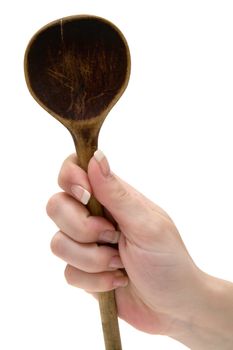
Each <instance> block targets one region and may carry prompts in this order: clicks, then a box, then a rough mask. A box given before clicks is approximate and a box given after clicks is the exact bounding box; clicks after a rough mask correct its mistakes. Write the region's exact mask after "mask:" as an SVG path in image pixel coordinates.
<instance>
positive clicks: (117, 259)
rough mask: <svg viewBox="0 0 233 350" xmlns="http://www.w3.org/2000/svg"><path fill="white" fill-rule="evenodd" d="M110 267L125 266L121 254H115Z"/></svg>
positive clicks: (119, 267) (120, 267) (118, 267)
mask: <svg viewBox="0 0 233 350" xmlns="http://www.w3.org/2000/svg"><path fill="white" fill-rule="evenodd" d="M109 267H110V268H111V269H122V268H123V267H124V265H123V264H122V261H121V258H120V257H119V255H116V256H114V257H113V258H112V259H111V261H110V264H109Z"/></svg>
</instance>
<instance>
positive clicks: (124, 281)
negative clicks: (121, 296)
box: [113, 276, 129, 288]
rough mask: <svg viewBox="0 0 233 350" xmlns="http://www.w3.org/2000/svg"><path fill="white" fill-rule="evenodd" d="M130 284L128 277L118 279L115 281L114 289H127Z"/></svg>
mask: <svg viewBox="0 0 233 350" xmlns="http://www.w3.org/2000/svg"><path fill="white" fill-rule="evenodd" d="M128 283H129V279H128V277H127V276H121V277H116V278H115V279H114V280H113V287H114V288H118V287H126V286H127V285H128Z"/></svg>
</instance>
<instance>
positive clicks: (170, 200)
mask: <svg viewBox="0 0 233 350" xmlns="http://www.w3.org/2000/svg"><path fill="white" fill-rule="evenodd" d="M0 7H1V8H0V13H1V22H0V26H1V28H0V39H1V41H0V43H1V53H0V60H1V64H0V77H1V80H0V89H1V92H0V96H1V127H0V133H1V135H0V143H1V144H0V152H1V172H0V176H1V192H0V193H1V195H0V201H1V234H0V283H1V287H0V322H1V326H0V328H1V336H0V348H1V349H4V350H13V349H24V350H29V349H30V350H31V349H33V350H39V349H56V350H61V349H62V350H64V349H68V350H76V349H95V350H100V349H104V345H103V341H102V333H101V328H100V321H99V313H98V306H97V303H96V301H95V300H93V299H92V297H90V296H89V295H86V294H85V293H84V292H83V291H81V290H78V289H75V288H72V287H71V286H68V285H67V284H66V282H65V280H64V277H63V270H64V267H65V264H64V263H63V262H62V261H59V260H58V259H57V258H56V257H54V256H53V255H52V254H51V253H50V248H49V244H50V239H51V238H52V235H53V233H55V232H56V227H55V225H54V224H53V223H52V222H51V221H50V220H49V219H48V218H47V216H46V214H45V205H46V202H47V200H48V198H49V196H50V195H51V194H53V193H54V192H56V191H58V187H57V184H56V178H57V173H58V171H59V168H60V165H61V163H62V161H63V159H64V158H65V157H66V156H67V155H68V154H70V153H71V152H73V150H74V147H73V144H72V140H71V138H70V136H69V134H68V132H67V131H66V130H65V129H64V127H63V126H61V125H60V124H59V123H58V122H57V121H56V120H55V119H53V118H52V117H50V116H49V115H48V114H47V113H46V112H45V111H43V110H42V109H41V108H40V107H39V106H38V105H37V104H36V102H34V100H33V99H32V98H31V96H30V95H29V93H28V91H27V88H26V86H25V82H24V73H23V56H24V51H25V48H26V45H27V43H28V40H29V39H30V37H31V36H32V35H33V34H34V32H35V31H37V30H38V29H39V28H40V27H41V26H43V25H44V24H46V23H47V22H50V21H52V20H54V19H57V18H60V17H64V16H67V15H73V14H82V13H89V14H95V15H99V16H103V17H106V18H107V19H109V20H111V21H113V22H114V23H115V24H116V25H117V26H118V27H119V28H120V29H121V30H122V32H123V33H124V35H125V36H126V38H127V40H128V43H129V46H130V50H131V55H132V74H131V80H130V83H129V86H128V88H127V91H126V92H125V94H124V96H123V97H122V98H121V100H120V101H119V103H118V104H117V106H115V108H114V109H113V110H112V111H111V113H110V115H109V117H108V119H107V120H106V122H105V124H104V126H103V129H102V132H101V135H100V148H101V149H102V150H103V151H104V152H105V153H106V155H107V156H108V158H109V160H110V164H111V167H112V169H113V170H114V171H115V172H116V173H117V174H118V175H120V176H121V177H123V178H124V179H125V180H126V181H128V182H130V183H131V184H132V185H134V186H135V187H137V188H138V189H139V190H140V191H141V192H143V193H145V194H146V195H147V196H149V197H150V198H151V199H153V200H154V201H155V202H156V203H157V204H159V205H160V206H162V207H163V208H164V209H165V210H167V211H168V213H169V214H170V216H171V217H172V218H173V219H174V221H175V223H176V225H177V227H178V229H179V231H180V233H181V235H182V237H183V240H184V242H185V244H186V245H187V247H188V249H189V251H190V254H191V255H192V257H193V259H194V260H195V262H196V264H197V265H198V266H199V267H200V268H202V269H203V270H204V271H206V272H208V273H210V274H213V275H215V276H218V277H222V278H225V279H228V280H233V269H232V262H233V258H232V236H233V220H232V209H233V205H232V198H233V183H232V179H233V166H232V156H233V138H232V134H233V123H232V120H233V104H232V98H233V21H232V18H233V5H232V1H224V0H221V1H215V0H211V1H207V0H201V1H200V0H196V1H187V0H183V1H181V0H178V1H174V0H170V1H168V0H167V1H166V0H163V1H152V0H151V1H149V0H144V1H121V0H118V1H114V2H113V1H109V0H106V1H104V0H102V1H101V0H99V1H91V0H85V1H84V0H83V1H82V0H81V1H78V0H76V1H71V0H66V1H64V0H63V1H52V0H51V1H26V0H21V1H7V2H1V5H0ZM120 326H121V333H122V341H123V345H124V350H127V349H134V350H137V349H138V350H139V349H142V348H143V349H148V350H150V349H160V350H163V349H165V350H169V349H172V350H176V349H177V350H178V349H185V347H184V346H183V345H181V344H179V343H178V342H175V341H174V340H171V339H169V338H166V337H162V336H152V335H148V334H144V333H141V332H139V331H137V330H135V329H133V328H132V327H130V326H129V325H127V324H126V323H124V322H123V321H121V322H120Z"/></svg>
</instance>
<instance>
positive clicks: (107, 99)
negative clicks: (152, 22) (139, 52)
mask: <svg viewBox="0 0 233 350" xmlns="http://www.w3.org/2000/svg"><path fill="white" fill-rule="evenodd" d="M129 75H130V54H129V49H128V45H127V42H126V40H125V38H124V36H123V35H122V33H121V32H120V31H119V30H118V29H117V28H116V27H115V26H114V25H113V24H112V23H110V22H108V21H107V20H105V19H103V18H100V17H95V16H89V15H81V16H72V17H67V18H63V19H60V20H57V21H54V22H52V23H50V24H48V25H46V26H45V27H43V28H42V29H41V30H39V31H38V32H37V33H36V34H35V35H34V36H33V38H32V39H31V41H30V43H29V45H28V47H27V50H26V53H25V76H26V82H27V85H28V88H29V90H30V92H31V94H32V95H33V97H34V98H35V99H36V100H37V102H38V103H39V104H40V105H41V106H42V107H43V108H44V109H46V110H47V111H48V112H49V113H50V114H52V115H53V116H54V117H55V118H56V119H58V120H59V121H61V122H62V123H63V124H64V125H65V126H66V127H68V129H70V128H71V126H72V125H73V124H74V122H80V123H81V124H86V123H85V121H86V122H87V123H88V124H89V122H90V119H93V118H96V119H98V118H97V117H99V119H101V120H103V119H104V118H105V116H106V115H107V113H108V112H109V110H110V109H111V108H112V107H113V105H114V104H115V103H116V101H117V100H118V99H119V97H120V96H121V95H122V93H123V92H124V90H125V88H126V86H127V83H128V79H129ZM88 121H89V122H88ZM75 124H76V123H75ZM70 131H72V130H70Z"/></svg>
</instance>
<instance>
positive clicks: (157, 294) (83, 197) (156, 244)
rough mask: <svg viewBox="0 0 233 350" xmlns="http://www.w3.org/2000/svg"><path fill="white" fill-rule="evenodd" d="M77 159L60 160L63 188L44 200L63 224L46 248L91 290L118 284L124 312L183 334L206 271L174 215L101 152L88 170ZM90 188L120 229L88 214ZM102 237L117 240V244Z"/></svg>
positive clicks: (73, 279)
mask: <svg viewBox="0 0 233 350" xmlns="http://www.w3.org/2000/svg"><path fill="white" fill-rule="evenodd" d="M76 163H77V159H76V157H75V156H71V157H69V158H68V159H67V160H66V161H65V162H64V164H63V166H62V169H61V172H60V175H59V185H60V187H61V188H62V189H63V190H64V191H65V192H63V193H59V194H56V195H54V196H53V197H52V198H51V199H50V200H49V202H48V205H47V212H48V214H49V216H50V217H51V218H52V219H53V221H54V222H55V223H56V224H57V226H58V227H59V229H60V231H59V232H58V233H57V234H56V235H55V236H54V238H53V240H52V243H51V248H52V251H53V252H54V253H55V254H56V255H57V256H59V257H60V258H62V259H63V260H65V261H66V262H67V263H68V265H67V267H66V270H65V276H66V279H67V281H68V283H70V284H72V285H74V286H76V287H80V288H83V289H85V290H87V291H88V292H92V293H96V292H100V291H107V290H111V289H116V291H115V295H116V302H117V308H118V312H119V316H120V317H121V318H123V319H124V320H125V321H127V322H128V323H130V324H131V325H133V326H134V327H136V328H138V329H140V330H142V331H145V332H148V333H154V334H166V335H170V336H172V337H174V338H177V339H179V340H180V334H181V333H182V332H186V331H184V329H185V327H186V325H187V324H188V325H190V322H191V319H192V318H193V315H194V313H195V310H196V308H197V306H198V305H199V307H202V304H203V303H204V302H205V300H206V298H207V295H208V293H207V292H206V289H207V288H206V281H207V280H208V278H207V275H206V274H205V273H203V272H202V271H200V270H199V269H198V268H197V266H196V265H195V264H194V262H193V261H192V259H191V257H190V256H189V254H188V252H187V249H186V248H185V246H184V243H183V242H182V239H181V237H180V235H179V233H178V231H177V229H176V227H175V225H174V223H173V221H172V220H171V218H170V217H169V216H168V215H167V214H166V213H165V212H164V211H163V210H162V209H161V208H159V207H158V206H157V205H156V204H154V203H152V202H151V201H150V200H149V199H147V198H146V197H144V196H143V195H142V194H141V193H139V192H137V191H136V190H135V189H133V188H132V187H131V186H129V185H128V184H126V183H125V182H123V181H122V180H121V179H119V178H118V177H117V176H116V175H115V174H113V173H112V172H111V171H110V168H109V164H108V162H107V159H106V157H104V156H103V154H102V153H101V152H100V151H98V152H97V153H96V157H93V158H92V159H91V161H90V163H89V166H88V173H87V174H86V173H85V172H84V171H83V170H82V169H81V168H80V167H78V166H77V165H76ZM77 186H78V187H77ZM84 189H85V190H84ZM89 193H92V194H93V195H94V196H95V198H96V199H97V200H98V201H99V202H100V203H101V204H102V205H103V206H104V207H105V208H106V209H107V211H108V212H109V213H111V215H112V217H113V218H114V220H115V221H116V222H117V225H118V227H117V230H116V229H115V227H114V225H113V224H112V222H111V221H110V220H107V219H106V218H102V217H94V216H91V215H90V213H89V212H88V209H87V208H86V207H85V206H84V205H83V204H82V203H81V202H84V203H86V202H87V200H88V198H89ZM100 242H102V243H103V242H108V243H118V250H117V249H114V248H113V247H108V246H106V245H99V244H97V243H100ZM122 268H124V269H125V271H126V274H127V277H126V275H125V274H124V273H123V272H122ZM181 338H182V337H181ZM181 341H182V339H181ZM186 343H188V342H187V341H186ZM188 344H189V343H188ZM196 348H198V347H196ZM205 348H206V349H207V347H205ZM200 349H201V348H200ZM211 349H212V348H211ZM216 349H217V348H216Z"/></svg>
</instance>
